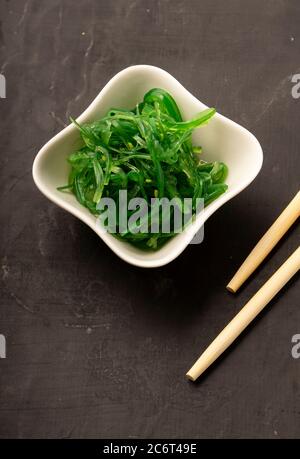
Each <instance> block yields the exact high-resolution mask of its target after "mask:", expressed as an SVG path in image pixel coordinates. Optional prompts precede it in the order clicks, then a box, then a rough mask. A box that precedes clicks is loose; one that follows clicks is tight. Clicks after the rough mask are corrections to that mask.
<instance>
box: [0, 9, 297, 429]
mask: <svg viewBox="0 0 300 459" xmlns="http://www.w3.org/2000/svg"><path fill="white" fill-rule="evenodd" d="M0 5H1V16H0V52H1V60H0V73H2V74H4V75H5V77H6V79H7V98H6V99H1V100H0V111H1V121H0V122H1V141H0V142H1V152H0V163H1V169H0V174H1V180H0V200H1V203H0V213H1V220H0V232H1V267H2V271H1V309H0V333H2V334H4V335H5V336H6V339H7V359H6V360H4V359H2V360H0V436H1V437H84V438H90V437H100V438H105V437H113V438H120V437H121V438H122V437H162V438H166V437H172V438H184V437H190V438H203V437H216V438H220V437H233V438H238V437H259V438H260V437H268V438H269V437H270V438H280V437H283V438H285V437H297V436H299V431H300V387H299V378H300V360H294V359H293V358H292V357H291V346H292V345H291V337H292V335H294V334H295V333H300V312H299V283H297V279H295V280H294V281H292V282H291V283H290V284H289V286H288V287H287V288H285V289H284V291H283V292H282V294H280V295H279V296H278V298H277V299H276V300H275V301H273V302H272V304H271V305H270V306H269V307H268V309H267V310H266V311H265V312H264V313H263V314H262V315H261V316H260V317H259V318H258V319H257V320H256V321H255V324H254V325H252V326H251V327H250V328H249V330H248V331H247V332H246V333H245V334H244V335H243V336H242V337H241V338H240V339H239V340H238V342H237V343H236V344H235V345H234V346H233V348H232V349H231V350H230V351H229V352H227V353H226V355H225V356H224V357H223V358H222V359H221V360H220V361H219V362H218V363H217V364H216V365H214V367H213V368H212V369H211V370H210V371H208V372H207V374H206V375H205V376H204V377H203V378H202V379H201V380H200V381H199V383H197V384H192V383H190V382H187V381H186V380H185V379H184V374H185V372H186V371H187V370H188V369H189V367H190V365H191V364H192V363H193V362H194V360H195V358H196V357H198V355H199V353H200V351H202V350H204V348H205V347H206V346H207V345H208V344H209V342H210V341H211V340H212V339H213V338H214V337H215V335H216V333H217V332H218V331H220V329H221V328H222V327H223V326H224V325H225V324H226V323H227V322H228V321H229V320H230V319H231V318H232V316H233V315H234V314H235V313H236V312H237V311H238V310H239V308H240V307H241V306H242V305H243V303H244V302H245V301H246V300H247V299H248V298H249V297H250V296H251V295H252V294H253V293H254V292H255V291H256V290H257V289H258V287H259V286H261V285H262V284H263V282H264V281H265V280H266V279H267V278H268V277H269V275H270V274H271V273H273V272H274V270H275V269H276V268H277V267H278V266H279V265H280V264H281V263H282V262H283V261H284V260H285V258H286V257H287V256H288V254H290V253H291V252H292V250H294V249H295V248H296V246H297V244H298V243H299V229H298V228H297V227H294V228H293V229H292V230H291V231H290V232H289V234H288V235H287V237H285V239H284V241H283V242H282V243H281V244H280V246H279V247H278V248H277V249H276V251H275V252H274V253H273V255H272V256H271V257H269V259H268V262H267V263H265V264H264V265H263V267H262V268H261V269H260V270H259V271H258V272H257V274H256V275H255V277H253V278H252V279H251V281H250V282H248V283H247V285H246V286H245V287H244V288H243V289H242V290H241V292H240V293H239V294H238V295H237V296H233V295H230V294H229V293H227V292H226V290H225V285H226V283H227V281H228V280H229V278H230V276H231V275H232V274H233V273H234V271H235V270H236V268H237V267H238V266H239V264H240V263H241V261H242V260H243V258H244V257H245V256H246V255H247V254H248V252H249V250H250V249H251V248H252V246H253V245H254V244H255V242H256V241H257V240H258V238H259V236H261V235H262V233H263V232H264V231H265V230H266V229H267V228H268V226H269V224H270V223H271V222H272V221H273V220H274V218H275V217H276V216H277V215H278V213H279V212H280V210H281V209H282V208H283V207H284V206H285V205H286V204H287V202H288V201H289V200H290V199H291V198H292V196H293V195H294V194H295V193H296V191H297V189H298V188H299V170H300V154H299V147H300V129H299V114H300V99H298V100H295V99H293V98H292V96H291V87H292V84H291V75H292V74H295V73H300V34H299V22H300V3H299V1H298V0H294V1H292V0H290V1H288V0H286V1H280V2H279V1H277V0H273V1H270V0H268V1H264V2H261V1H258V0H255V1H250V0H249V1H245V2H240V1H238V0H227V1H226V2H224V1H223V0H217V1H216V0H214V1H211V0H205V1H196V0H188V1H184V2H183V1H181V0H169V1H167V0H165V1H163V0H162V1H154V0H153V1H150V0H148V1H147V0H145V1H142V0H140V1H133V0H128V1H125V0H114V1H110V2H107V1H104V0H103V1H102V0H101V1H99V0H98V1H96V0H95V1H92V0H89V1H81V2H79V1H78V2H74V1H71V0H64V1H59V0H51V1H47V0H28V1H26V2H24V1H19V0H18V1H17V0H14V1H12V0H11V1H9V0H7V1H5V0H1V3H0ZM138 63H147V64H153V65H157V66H160V67H162V68H164V69H166V70H167V71H169V72H170V73H171V74H173V75H174V76H175V77H176V78H177V79H179V81H181V82H182V83H183V85H184V86H186V87H187V88H188V89H189V90H190V91H191V92H192V93H193V94H195V95H196V96H197V97H199V98H200V99H201V100H203V101H204V102H207V103H208V104H209V105H211V106H215V107H217V109H218V110H219V111H220V112H221V113H223V114H225V115H226V116H228V117H230V118H232V119H234V120H235V121H237V122H239V123H241V124H242V125H244V126H245V127H247V128H248V129H249V130H251V131H252V132H253V133H254V134H255V135H256V136H257V137H258V139H259V140H260V142H261V144H262V146H263V149H264V154H265V159H264V165H263V169H262V171H261V173H260V175H259V176H258V178H257V179H256V180H255V182H254V183H253V184H252V185H251V186H250V187H249V188H248V189H247V190H245V191H244V192H243V193H242V194H240V195H239V196H238V197H237V198H235V199H234V200H232V201H231V202H230V203H228V204H227V205H225V206H224V207H223V208H222V209H221V210H220V211H218V212H217V213H216V214H215V215H214V216H213V217H212V218H211V219H210V220H209V222H208V223H207V224H206V226H205V240H204V243H203V244H202V245H200V246H191V247H189V248H188V249H187V250H186V251H185V252H184V253H183V254H182V255H181V256H180V257H179V258H178V259H177V260H176V261H175V262H173V263H171V264H170V265H168V266H166V267H164V268H162V269H155V270H148V271H147V270H141V269H137V268H134V267H132V266H129V265H127V264H125V263H123V262H122V261H121V260H119V259H118V258H117V257H116V256H115V255H114V254H113V253H112V252H111V251H110V250H109V249H108V248H107V247H106V246H105V245H104V244H103V243H102V242H101V241H100V240H99V238H98V237H97V236H96V235H95V234H94V233H93V232H92V231H91V230H90V229H88V228H87V227H86V226H85V225H84V224H83V223H81V222H79V221H78V220H76V219H75V218H73V217H72V216H71V215H68V214H67V213H65V212H64V211H63V210H61V209H59V208H58V207H56V206H55V205H53V204H52V203H50V202H49V201H47V200H46V199H45V198H44V197H43V196H42V195H41V194H40V193H39V191H38V190H37V189H36V188H35V186H34V184H33V181H32V177H31V166H32V161H33V158H34V156H35V155H36V153H37V151H38V149H39V148H40V147H41V146H42V145H43V144H44V143H45V142H46V141H47V140H48V139H49V138H50V137H52V136H53V135H54V134H55V133H56V132H58V131H59V130H60V129H61V128H62V126H63V125H64V123H66V122H67V119H68V116H69V115H70V114H72V115H73V116H77V115H78V114H80V113H81V112H82V110H83V109H84V108H85V107H87V106H88V105H89V103H90V102H91V101H92V100H93V98H94V97H95V96H96V95H97V93H98V92H99V90H100V89H101V88H102V87H103V86H104V84H105V83H106V82H107V81H108V79H109V78H111V77H112V76H113V75H114V74H115V73H116V72H117V71H119V70H120V69H122V68H124V67H127V66H129V65H131V64H138Z"/></svg>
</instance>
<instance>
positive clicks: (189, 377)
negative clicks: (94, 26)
mask: <svg viewBox="0 0 300 459" xmlns="http://www.w3.org/2000/svg"><path fill="white" fill-rule="evenodd" d="M185 377H186V379H188V380H189V381H193V382H194V381H196V378H194V377H193V376H192V375H191V374H190V373H189V372H188V373H187V374H186V375H185Z"/></svg>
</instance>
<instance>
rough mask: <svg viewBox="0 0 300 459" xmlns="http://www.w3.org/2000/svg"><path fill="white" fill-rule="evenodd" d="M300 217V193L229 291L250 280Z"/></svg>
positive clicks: (269, 231) (238, 275) (237, 274)
mask: <svg viewBox="0 0 300 459" xmlns="http://www.w3.org/2000/svg"><path fill="white" fill-rule="evenodd" d="M299 216H300V191H298V193H297V194H296V196H295V197H294V199H292V201H291V202H290V203H289V205H288V206H287V207H286V208H285V209H284V211H283V212H282V213H281V214H280V215H279V217H278V218H277V220H276V221H275V222H274V223H273V225H272V226H271V227H270V228H269V229H268V231H267V232H266V234H265V235H264V236H263V237H262V238H261V239H260V241H259V242H258V243H257V244H256V246H255V247H254V249H253V250H252V252H251V253H250V254H249V255H248V257H247V258H246V260H245V261H244V263H243V264H242V266H241V267H240V268H239V269H238V271H237V272H236V274H235V275H234V276H233V278H232V279H231V281H230V282H229V284H228V285H227V287H226V288H227V289H228V290H229V291H230V292H233V293H235V292H236V291H237V290H238V289H239V288H240V286H241V285H242V284H243V283H244V282H245V281H246V280H247V279H248V277H249V276H251V274H252V273H253V272H254V271H255V270H256V268H257V267H258V266H259V265H260V263H261V262H262V261H263V260H264V259H265V258H266V256H267V255H268V254H269V253H270V252H271V250H272V249H273V247H274V246H275V245H276V244H277V243H278V241H279V240H280V239H281V238H282V236H283V235H284V234H285V233H286V232H287V230H288V229H289V228H290V227H291V226H292V224H293V223H294V222H295V221H296V220H297V218H298V217H299Z"/></svg>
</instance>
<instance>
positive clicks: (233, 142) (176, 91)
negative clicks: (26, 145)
mask: <svg viewBox="0 0 300 459" xmlns="http://www.w3.org/2000/svg"><path fill="white" fill-rule="evenodd" d="M155 87H159V88H163V89H165V90H166V91H168V92H170V93H171V94H172V96H173V97H174V98H175V100H176V102H177V104H178V106H179V108H180V110H181V112H182V115H183V118H184V119H188V118H192V117H193V116H194V115H195V114H197V113H198V112H200V111H201V110H204V109H205V108H207V106H206V105H205V104H203V103H202V102H200V101H199V100H198V99H196V98H195V97H194V96H193V95H192V94H190V93H189V92H188V91H187V90H186V89H185V88H184V87H183V86H182V85H181V84H180V83H179V82H178V81H177V80H176V79H175V78H174V77H172V76H171V75H170V74H169V73H167V72H166V71H164V70H162V69H160V68H157V67H153V66H149V65H136V66H132V67H128V68H127V69H125V70H122V71H121V72H119V73H118V74H117V75H115V76H114V77H113V78H112V79H111V80H110V81H109V82H108V83H107V85H106V86H105V87H104V88H103V89H102V91H101V92H100V94H99V95H98V96H97V97H96V99H95V100H94V101H93V102H92V104H91V105H90V106H89V107H88V108H87V109H86V110H85V112H84V113H83V114H82V115H81V116H80V117H79V118H78V122H79V123H88V122H92V121H94V120H96V119H98V118H100V117H102V116H103V115H104V114H105V113H106V112H107V111H108V110H109V109H110V108H111V107H120V108H131V107H134V106H135V105H136V103H137V102H140V101H141V100H142V99H143V96H144V94H145V93H146V92H147V91H149V89H151V88H155ZM194 142H195V144H197V145H201V146H202V148H203V156H202V157H203V159H204V160H206V161H214V160H218V161H223V162H224V163H226V164H227V165H228V167H229V175H228V178H227V184H228V190H227V192H226V193H225V194H223V195H222V196H221V197H220V198H218V199H217V200H216V201H214V202H212V203H211V204H209V205H208V206H207V207H206V208H205V209H204V211H203V212H202V213H201V214H200V215H199V216H198V217H197V218H196V220H195V221H194V222H193V223H191V224H190V225H189V226H188V227H187V228H186V229H185V230H184V231H183V232H182V233H180V234H178V235H176V236H175V237H174V238H172V239H171V240H170V241H169V242H167V243H166V244H165V245H164V246H163V247H162V248H160V249H159V250H157V251H153V252H145V251H142V250H140V249H138V248H136V247H134V246H132V245H131V244H129V243H126V242H122V241H119V240H118V239H116V238H115V237H114V236H112V235H111V234H109V233H105V232H103V231H101V229H100V230H99V228H97V225H96V218H95V216H94V215H92V214H91V213H90V212H89V211H88V210H87V209H86V208H84V207H83V206H81V205H80V204H79V203H78V202H77V201H76V199H75V196H73V195H72V194H70V193H62V192H60V191H57V189H56V188H57V187H59V186H62V185H64V184H66V183H67V179H68V173H69V166H68V163H67V161H66V159H67V157H68V155H69V154H70V153H71V152H73V151H74V150H75V149H77V148H79V147H81V146H82V141H81V139H80V135H79V131H78V129H77V128H76V127H75V126H73V125H70V126H68V127H66V128H65V129H64V130H63V131H61V132H60V133H59V134H57V135H56V136H55V137H54V138H52V139H51V140H49V142H48V143H47V144H46V145H45V146H44V147H43V148H42V149H41V150H40V151H39V153H38V154H37V156H36V158H35V160H34V164H33V179H34V181H35V183H36V185H37V187H38V188H39V189H40V191H41V192H42V193H43V194H44V195H45V196H46V197H47V198H49V199H50V200H51V201H53V202H55V203H56V204H57V205H58V206H60V207H62V208H63V209H65V210H66V211H68V212H70V213H71V214H73V215H75V217H77V218H79V219H80V220H82V221H83V222H85V223H86V224H87V225H88V226H90V228H91V229H92V230H94V231H95V232H96V233H97V234H98V235H99V237H100V238H101V239H102V240H103V241H104V242H105V243H106V244H107V245H108V246H109V247H110V248H111V249H112V251H113V252H115V254H116V255H118V256H119V257H120V258H122V259H123V260H125V261H127V262H128V263H131V264H132V265H136V266H140V267H145V268H153V267H157V266H163V265H166V264H167V263H170V262H171V261H172V260H174V259H175V258H176V257H178V255H180V254H181V252H183V250H184V249H185V248H186V247H187V245H188V244H189V243H190V242H191V240H192V239H193V237H194V235H195V234H196V233H197V231H198V230H199V229H200V228H201V226H202V225H203V224H204V222H205V221H206V220H207V219H208V218H209V217H210V216H211V215H212V214H213V213H214V212H215V211H216V210H217V209H219V208H220V207H221V206H222V205H223V204H225V202H227V201H229V199H231V198H233V197H234V196H236V195H237V194H238V193H240V192H241V191H242V190H243V189H244V188H246V186H248V185H249V184H250V183H251V182H252V180H253V179H254V178H255V177H256V176H257V174H258V172H259V171H260V168H261V166H262V161H263V154H262V149H261V146H260V144H259V142H258V141H257V139H256V138H255V137H254V136H253V135H252V134H251V133H250V132H249V131H247V130H246V129H244V128H243V127H242V126H239V125H238V124H236V123H234V122H233V121H231V120H229V119H228V118H225V117H224V116H222V115H220V114H219V113H217V114H216V115H215V116H214V117H213V119H212V120H211V121H210V122H209V123H208V125H206V126H204V127H203V128H199V129H196V130H195V132H194ZM82 244H84V241H82Z"/></svg>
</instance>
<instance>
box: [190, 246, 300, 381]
mask: <svg viewBox="0 0 300 459" xmlns="http://www.w3.org/2000/svg"><path fill="white" fill-rule="evenodd" d="M299 269H300V246H299V247H298V248H297V249H296V250H295V252H294V253H293V254H292V255H291V256H290V257H289V258H288V259H287V260H286V262H285V263H283V265H282V266H281V267H280V268H279V269H278V270H277V271H276V272H275V273H274V274H273V276H272V277H270V279H269V280H268V281H267V282H266V283H265V284H264V285H263V286H262V287H261V288H260V289H259V290H258V292H257V293H256V294H255V295H254V296H253V297H252V298H251V300H250V301H248V303H247V304H246V305H245V306H244V307H243V309H242V310H241V311H240V312H239V313H238V314H237V315H236V316H235V317H234V318H233V319H232V321H231V322H229V324H228V325H227V326H226V327H225V328H224V329H223V330H222V331H221V333H220V334H219V335H218V336H217V337H216V339H215V340H214V341H213V342H212V343H211V344H210V346H209V347H208V348H207V349H206V351H204V353H203V354H202V355H201V356H200V358H199V359H198V360H197V362H196V363H195V364H194V365H193V366H192V368H191V369H190V370H189V371H188V372H187V374H186V377H187V378H188V379H191V380H192V381H195V380H196V379H197V378H198V377H199V376H200V375H201V374H202V373H203V372H204V371H205V370H206V369H207V368H208V367H209V366H210V365H211V364H212V363H213V362H214V361H215V360H216V359H217V358H218V357H219V356H220V355H221V354H222V353H223V352H224V351H225V350H226V349H227V348H228V347H229V346H230V345H231V344H232V343H233V341H234V340H235V339H236V338H237V337H238V336H239V335H240V333H241V332H242V331H243V330H244V329H245V328H246V327H247V326H248V325H249V324H250V322H252V320H253V319H254V318H255V317H256V316H257V315H258V314H259V313H260V312H261V311H262V309H263V308H264V307H265V306H266V305H267V304H268V303H269V302H270V301H271V300H272V298H274V296H275V295H276V294H277V293H278V292H279V290H281V289H282V287H283V286H284V285H285V284H286V283H287V282H288V281H289V280H290V279H291V278H292V277H293V276H294V274H296V272H297V271H298V270H299Z"/></svg>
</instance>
